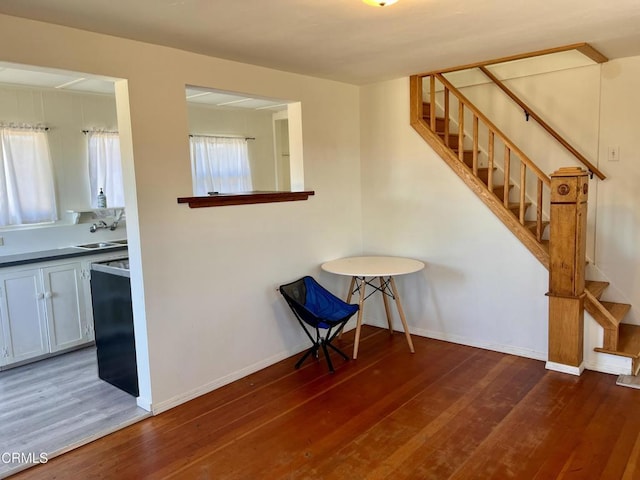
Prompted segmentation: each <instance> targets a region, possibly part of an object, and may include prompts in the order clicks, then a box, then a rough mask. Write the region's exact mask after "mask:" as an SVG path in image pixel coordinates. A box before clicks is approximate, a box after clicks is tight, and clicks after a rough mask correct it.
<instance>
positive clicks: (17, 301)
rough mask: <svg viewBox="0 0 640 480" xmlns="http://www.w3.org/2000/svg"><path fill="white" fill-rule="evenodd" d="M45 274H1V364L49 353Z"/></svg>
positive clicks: (32, 269) (34, 271)
mask: <svg viewBox="0 0 640 480" xmlns="http://www.w3.org/2000/svg"><path fill="white" fill-rule="evenodd" d="M43 300H44V289H43V285H42V271H41V269H38V268H35V269H34V268H29V269H24V270H19V271H12V272H2V271H0V325H1V326H2V328H1V329H0V351H1V353H2V355H0V365H7V364H10V363H17V362H22V361H24V360H28V359H30V358H34V357H38V356H41V355H44V354H47V353H49V337H48V329H47V319H46V314H45V304H44V301H43Z"/></svg>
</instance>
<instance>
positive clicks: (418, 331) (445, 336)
mask: <svg viewBox="0 0 640 480" xmlns="http://www.w3.org/2000/svg"><path fill="white" fill-rule="evenodd" d="M411 334H412V335H418V336H421V337H427V338H433V339H436V340H444V341H445V342H451V343H457V344H460V345H466V346H468V347H476V348H482V349H483V350H492V351H494V352H500V353H507V354H509V355H516V356H518V357H525V358H531V359H533V360H541V361H545V360H546V359H547V352H539V351H537V350H531V349H528V348H521V347H514V346H513V345H502V344H498V343H489V342H481V341H478V340H476V339H471V338H468V337H463V336H461V335H452V334H449V333H444V332H434V331H432V330H425V329H422V328H414V329H411Z"/></svg>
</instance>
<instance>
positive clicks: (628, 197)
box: [595, 57, 640, 324]
mask: <svg viewBox="0 0 640 480" xmlns="http://www.w3.org/2000/svg"><path fill="white" fill-rule="evenodd" d="M639 75H640V57H631V58H623V59H620V60H612V61H610V62H608V63H606V64H604V65H603V66H602V92H601V117H600V137H599V155H600V165H602V168H603V170H605V172H606V174H607V175H608V176H609V178H608V179H607V180H605V181H604V182H601V183H600V184H599V185H598V203H597V205H598V209H597V230H596V252H595V264H596V266H597V267H598V268H599V270H600V271H601V272H602V273H603V274H604V278H605V279H608V280H609V281H610V282H611V284H612V287H613V288H612V287H610V290H611V291H608V292H607V294H608V295H609V298H610V299H611V300H615V301H621V302H627V303H631V305H632V309H631V312H630V313H629V314H627V318H626V319H625V321H627V322H628V323H636V324H640V261H639V259H640V249H639V248H640V188H638V185H640V143H639V141H638V138H640V136H639V132H638V112H640V94H638V78H639V77H638V76H639ZM610 146H617V147H619V149H620V157H619V158H620V160H619V161H618V162H609V161H608V160H607V149H608V147H610Z"/></svg>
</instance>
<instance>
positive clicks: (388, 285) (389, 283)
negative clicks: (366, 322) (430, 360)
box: [347, 276, 415, 360]
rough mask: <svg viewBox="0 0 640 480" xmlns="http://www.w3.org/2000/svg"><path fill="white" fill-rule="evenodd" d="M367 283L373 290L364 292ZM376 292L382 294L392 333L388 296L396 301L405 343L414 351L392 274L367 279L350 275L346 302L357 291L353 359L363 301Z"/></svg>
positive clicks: (358, 342) (355, 351)
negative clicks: (357, 308) (358, 307)
mask: <svg viewBox="0 0 640 480" xmlns="http://www.w3.org/2000/svg"><path fill="white" fill-rule="evenodd" d="M376 278H377V279H378V283H379V284H378V285H376V284H375V283H374V281H375V279H376ZM367 285H369V286H370V287H372V288H373V291H372V292H371V293H369V294H368V295H367V294H366V287H367ZM376 292H380V293H381V294H382V299H383V301H384V310H385V313H386V315H387V324H388V325H389V333H393V317H392V315H391V308H390V306H389V297H391V298H392V299H393V300H395V302H396V308H397V309H398V315H399V316H400V321H401V322H402V326H403V328H404V335H405V337H406V338H407V344H408V345H409V350H410V351H411V353H415V350H414V348H413V342H412V341H411V334H410V333H409V327H408V326H407V319H406V318H405V316H404V310H403V309H402V303H401V302H400V295H398V288H397V287H396V282H395V280H394V278H393V277H392V276H388V277H373V278H371V279H370V280H367V278H366V277H352V278H351V285H349V293H348V294H347V303H351V298H352V297H353V295H354V294H355V293H358V305H359V306H360V309H359V310H358V320H357V323H356V336H355V340H354V343H353V359H354V360H355V359H356V358H358V345H359V344H360V330H361V328H362V315H363V312H364V301H365V300H366V299H367V298H369V297H370V296H371V295H373V294H374V293H376Z"/></svg>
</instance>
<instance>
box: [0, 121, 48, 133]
mask: <svg viewBox="0 0 640 480" xmlns="http://www.w3.org/2000/svg"><path fill="white" fill-rule="evenodd" d="M0 128H16V129H18V130H43V131H45V132H46V131H48V130H49V127H45V126H42V125H26V124H25V125H20V124H16V123H0Z"/></svg>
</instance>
